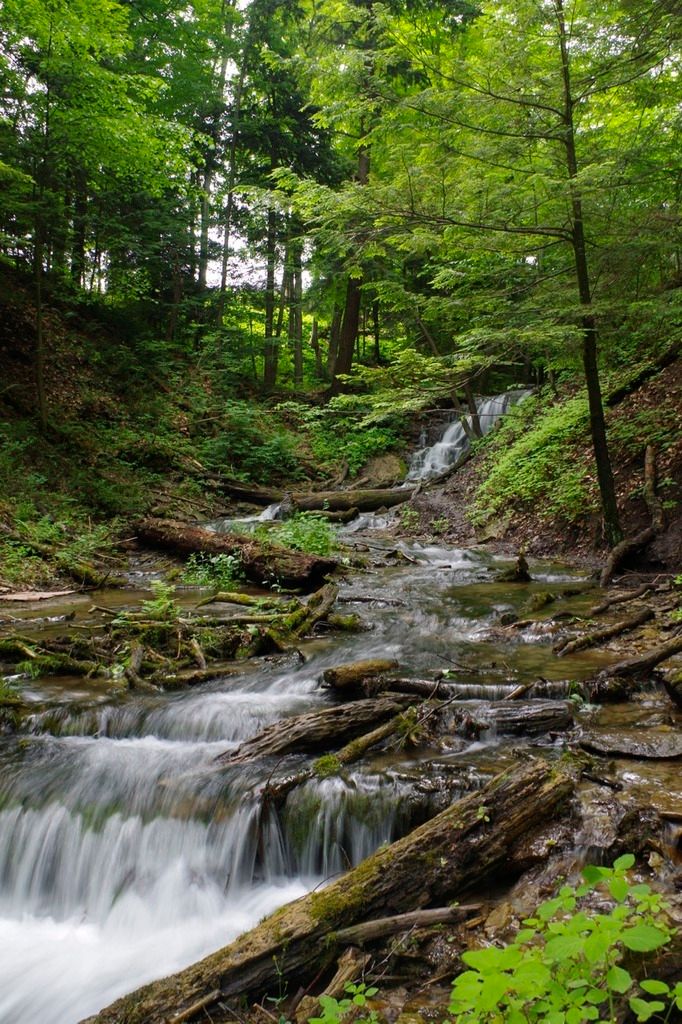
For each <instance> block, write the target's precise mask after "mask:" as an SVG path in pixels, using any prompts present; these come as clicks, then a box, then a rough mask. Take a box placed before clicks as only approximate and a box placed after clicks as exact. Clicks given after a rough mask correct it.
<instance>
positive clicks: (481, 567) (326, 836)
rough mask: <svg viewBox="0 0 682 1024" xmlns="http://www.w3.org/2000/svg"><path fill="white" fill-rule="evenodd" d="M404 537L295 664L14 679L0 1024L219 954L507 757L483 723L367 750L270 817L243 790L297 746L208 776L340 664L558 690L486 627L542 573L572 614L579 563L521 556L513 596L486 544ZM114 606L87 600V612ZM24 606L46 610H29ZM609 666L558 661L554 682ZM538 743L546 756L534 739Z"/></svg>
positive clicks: (309, 703)
mask: <svg viewBox="0 0 682 1024" xmlns="http://www.w3.org/2000/svg"><path fill="white" fill-rule="evenodd" d="M405 550H406V554H407V556H408V557H409V558H410V559H412V560H413V561H412V562H410V563H409V564H405V563H404V562H403V563H401V564H400V565H399V566H396V567H383V568H379V569H376V570H374V571H370V572H366V573H363V574H358V575H356V577H355V578H354V579H352V580H349V581H346V582H345V583H343V585H342V591H341V601H342V606H343V607H344V608H348V609H353V610H358V611H359V613H360V615H361V616H362V617H363V618H364V619H365V620H366V621H367V622H368V624H369V625H371V627H372V628H371V630H370V631H368V632H365V633H363V634H359V635H354V636H348V635H346V636H343V637H341V638H339V637H333V638H332V637H329V636H319V637H316V638H315V639H312V640H310V641H306V642H305V643H304V644H303V647H302V651H303V654H304V657H305V661H304V662H301V661H300V660H299V659H291V658H287V657H285V656H281V657H276V658H272V659H261V660H258V661H254V662H250V663H247V664H244V665H241V666H238V667H237V670H236V671H235V672H234V673H232V674H230V675H229V676H226V677H225V678H224V679H220V680H217V681H214V682H212V683H211V684H207V685H204V686H202V687H201V688H196V689H192V690H188V691H184V692H180V693H173V694H159V695H158V696H156V695H152V696H149V695H134V694H128V695H125V696H120V695H118V696H117V695H113V694H111V693H109V692H108V691H107V689H106V685H107V684H105V683H102V682H92V683H90V682H87V681H84V680H82V679H80V680H76V679H61V680H60V679H56V680H54V679H53V680H49V681H48V680H44V681H41V680H34V681H26V682H25V683H24V688H25V689H24V692H25V695H26V696H27V697H28V698H29V699H30V700H32V701H33V704H34V711H33V713H32V714H31V715H30V716H28V717H27V718H26V719H25V720H24V721H23V724H22V727H21V731H20V733H19V734H14V735H11V734H10V735H5V736H3V737H2V738H0V948H1V949H2V955H1V956H0V1021H1V1022H3V1024H76V1022H77V1021H79V1020H80V1019H81V1018H83V1017H85V1016H87V1015H88V1014H90V1013H93V1012H95V1011H97V1010H98V1009H99V1008H101V1007H102V1006H104V1005H106V1004H108V1003H109V1002H110V1001H111V1000H112V999H114V998H115V997H116V996H118V995H121V994H122V993H124V992H127V991H130V990H132V989H133V988H135V987H136V986H138V985H140V984H142V983H143V982H145V981H149V980H151V979H153V978H157V977H161V976H163V975H165V974H168V973H170V972H172V971H174V970H176V969H178V968H180V967H182V966H184V965H186V964H188V963H190V962H192V961H194V960H196V959H198V958H199V957H201V956H202V955H204V954H206V953H208V952H209V951H211V950H214V949H216V948H218V947H219V946H221V945H224V944H225V943H226V942H228V941H229V940H230V939H232V938H233V937H235V936H236V935H237V934H238V933H240V932H241V931H243V930H245V929H247V928H248V927H250V926H252V925H253V924H254V923H256V922H257V921H258V920H259V919H260V918H262V917H263V916H264V915H265V914H267V913H269V912H270V911H272V910H273V909H275V908H276V907H277V906H279V905H281V904H283V903H284V902H286V901H288V900H292V899H294V898H296V897H298V896H300V895H302V894H303V893H305V892H306V891H308V890H310V889H311V888H312V887H314V886H318V885H320V884H323V883H324V881H325V880H328V879H330V878H332V877H334V876H335V875H337V874H338V873H339V872H341V871H343V870H345V869H346V868H347V867H348V866H349V865H352V864H356V863H358V862H359V861H360V860H361V859H362V858H364V857H366V856H367V855H368V854H369V853H371V852H372V851H373V850H375V849H376V848H377V847H378V846H379V845H381V844H382V843H385V842H390V841H391V840H393V839H394V838H396V837H397V836H399V835H401V834H403V833H404V832H405V831H406V830H408V829H409V828H411V827H412V826H413V825H414V824H415V823H417V822H419V821H422V820H424V819H425V818H427V817H428V816H429V815H431V814H433V813H435V812H436V811H437V810H438V809H439V808H440V807H441V806H443V803H444V802H447V801H449V800H451V799H454V798H456V797H457V795H458V794H459V793H461V792H464V791H465V790H467V789H471V788H472V787H475V786H477V785H480V784H481V783H482V781H484V780H485V778H487V777H488V776H489V775H490V773H492V772H494V771H495V770H496V769H497V768H499V767H500V765H502V764H505V763H506V762H507V761H508V760H509V759H511V758H512V757H513V756H514V753H513V751H514V747H515V746H518V743H519V740H518V738H517V739H515V740H512V739H503V738H498V737H496V736H494V735H493V734H490V735H488V736H485V735H484V736H483V737H482V738H481V740H479V741H478V742H476V743H474V744H467V743H466V742H464V743H463V742H462V741H461V740H458V742H457V743H453V744H452V746H451V747H450V748H448V746H447V744H446V746H445V748H439V749H438V750H433V751H430V752H426V753H424V754H421V755H420V756H419V757H417V756H416V755H415V754H410V752H409V751H407V750H397V751H393V752H389V753H384V754H382V755H378V756H377V757H375V758H374V759H372V760H370V763H368V765H367V766H366V767H365V768H364V769H363V768H360V767H358V768H356V769H353V770H348V771H346V772H345V773H344V774H343V776H339V777H334V778H329V779H324V780H315V781H311V782H309V783H307V784H306V785H305V786H302V787H299V788H298V789H297V790H294V791H292V792H291V793H290V795H289V797H288V799H287V802H286V804H285V806H284V808H283V809H282V811H281V813H279V814H277V813H275V812H273V811H269V812H267V813H266V812H264V810H263V808H262V806H261V802H260V800H259V792H260V790H261V789H262V787H263V785H264V784H265V783H266V782H267V781H268V778H269V777H271V775H272V774H273V772H274V773H275V774H276V773H277V772H278V771H281V772H284V771H285V769H286V770H289V769H291V767H292V766H295V765H297V764H300V763H302V761H303V760H304V759H303V758H297V757H293V758H289V759H286V762H285V764H276V765H273V764H267V765H254V766H246V767H245V766H239V767H238V768H217V767H216V765H215V758H216V756H217V755H218V754H220V753H222V752H223V751H225V750H229V749H232V748H234V747H236V746H237V745H238V744H239V743H240V742H241V741H243V740H244V739H246V738H247V737H250V736H253V735H254V734H255V733H257V732H258V731H259V730H261V729H262V728H263V727H264V726H266V725H268V724H270V723H273V722H278V721H280V720H282V719H286V717H288V716H291V715H295V714H299V713H300V712H302V711H304V710H307V709H310V708H313V707H322V706H326V705H328V704H330V703H331V702H332V701H333V698H332V697H331V695H330V694H329V693H328V692H327V691H324V690H322V689H320V687H319V685H318V679H319V676H320V674H321V672H322V671H323V669H324V668H325V667H328V666H330V665H333V664H339V663H341V662H343V661H347V660H354V659H357V658H364V657H372V656H382V657H394V658H397V659H398V660H400V662H401V663H402V664H404V665H405V666H408V667H409V668H408V671H409V670H411V671H412V672H413V673H414V674H416V675H420V674H424V673H427V672H428V673H433V672H434V670H435V669H442V668H448V667H452V668H453V670H454V671H455V672H456V675H457V678H458V680H459V681H460V682H461V683H462V685H465V684H468V685H470V686H472V687H474V690H475V691H476V692H477V693H478V694H479V695H480V693H481V692H486V689H487V692H489V693H490V695H491V696H496V695H501V694H502V693H504V692H508V687H509V685H510V684H514V683H517V682H519V681H523V680H530V679H534V678H536V677H537V676H538V675H542V676H543V677H544V678H545V679H547V680H549V681H550V683H554V684H555V685H556V689H557V692H562V689H563V692H564V693H565V692H566V690H567V683H566V682H563V683H562V682H561V681H562V680H564V681H565V680H566V676H567V674H568V673H569V668H568V665H567V663H566V662H561V661H558V660H557V659H555V658H553V657H552V656H551V655H550V654H549V653H548V644H549V643H550V640H551V638H550V637H549V636H548V635H547V633H546V632H543V630H542V629H540V630H538V631H537V635H536V636H535V639H534V642H532V643H527V642H523V641H522V639H521V637H519V638H518V639H515V638H514V637H510V635H509V634H508V633H503V632H502V631H501V630H500V616H501V615H502V614H503V613H504V612H505V611H507V612H509V611H519V610H520V608H521V605H522V603H523V602H524V601H526V600H527V599H528V596H529V593H532V592H533V590H534V589H547V587H548V586H553V587H557V588H560V587H563V586H565V585H570V586H571V587H572V588H573V596H570V597H568V598H566V601H565V607H566V608H567V609H568V610H570V611H580V610H584V609H585V608H586V607H587V606H588V605H589V603H590V602H591V600H592V598H593V591H591V592H590V588H589V584H587V583H586V582H585V581H584V580H582V579H581V578H580V576H579V574H576V573H573V572H571V571H570V570H567V569H566V568H562V567H557V566H552V565H546V566H534V567H533V570H534V573H535V578H536V580H537V582H536V583H533V584H530V585H528V586H523V587H513V586H508V585H503V584H499V583H496V582H495V581H494V573H495V571H496V570H497V569H499V568H500V567H501V566H502V565H506V564H508V563H505V562H503V561H500V560H496V559H495V558H493V557H492V556H490V555H487V554H485V553H482V552H471V551H462V550H451V549H445V548H438V547H424V546H420V545H410V546H408V547H406V549H405ZM195 596H196V595H193V594H191V593H188V594H187V595H186V598H185V600H186V603H188V604H189V603H191V602H192V600H193V599H194V597H195ZM368 598H371V599H373V603H372V604H368V603H367V600H366V599H368ZM359 599H365V601H364V602H362V601H360V600H359ZM125 600H131V597H130V595H128V596H126V595H121V594H120V593H116V594H114V593H111V594H106V593H105V594H103V595H98V602H99V603H106V602H109V603H110V604H111V605H115V604H120V603H121V602H122V601H125ZM354 602H355V603H354ZM388 602H392V603H388ZM65 611H73V612H74V613H75V616H76V618H75V623H74V624H75V626H76V627H78V626H79V625H82V624H87V623H88V622H89V621H90V618H89V614H90V613H89V612H88V606H87V601H86V602H84V601H83V599H82V598H81V597H79V596H75V597H74V598H72V599H62V601H61V602H60V603H59V604H58V605H57V606H56V607H55V606H54V605H51V606H50V614H55V613H63V612H65ZM14 614H16V611H14ZM24 614H26V615H27V616H29V617H30V616H31V615H33V616H38V615H40V616H42V617H43V618H44V617H45V615H46V614H47V613H46V612H45V605H42V606H40V607H36V608H35V609H29V610H28V611H27V612H25V613H24ZM35 628H36V629H51V630H54V629H55V628H57V627H54V626H50V625H48V624H41V625H39V626H38V625H37V626H36V627H35ZM608 657H609V656H608V655H604V654H594V653H592V654H589V655H582V656H581V655H578V656H575V657H574V658H572V659H571V663H570V675H571V678H576V677H579V676H580V675H581V674H582V675H586V674H588V673H590V672H592V671H594V669H595V667H596V666H598V665H599V664H600V663H603V662H604V660H608ZM455 666H456V667H455ZM496 687H497V690H499V693H498V692H497V690H496ZM476 688H480V690H476ZM505 688H506V689H505ZM535 742H536V743H538V744H539V745H540V746H539V748H538V749H542V750H544V751H545V752H546V754H547V756H554V753H555V748H554V747H553V746H552V743H551V742H550V741H548V740H545V739H538V740H536V741H535Z"/></svg>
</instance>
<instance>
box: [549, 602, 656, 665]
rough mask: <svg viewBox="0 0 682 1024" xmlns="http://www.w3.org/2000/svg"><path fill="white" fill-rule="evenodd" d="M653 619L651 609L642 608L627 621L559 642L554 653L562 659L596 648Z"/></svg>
mask: <svg viewBox="0 0 682 1024" xmlns="http://www.w3.org/2000/svg"><path fill="white" fill-rule="evenodd" d="M653 618H654V610H653V608H642V609H641V610H640V611H638V612H637V613H636V614H635V615H631V616H630V618H629V619H621V621H620V622H614V623H613V624H612V625H611V626H603V627H602V628H601V629H595V630H594V631H593V632H592V633H583V635H582V636H579V637H576V639H575V640H563V641H561V643H559V644H556V645H555V647H554V653H555V654H558V655H559V657H560V658H563V657H564V656H565V655H566V654H575V653H576V651H583V650H585V648H587V647H596V646H597V644H601V643H603V642H604V641H605V640H611V639H612V638H613V637H615V636H621V634H622V633H629V632H630V630H632V629H638V628H639V626H643V625H644V623H645V622H649V620H650V619H653Z"/></svg>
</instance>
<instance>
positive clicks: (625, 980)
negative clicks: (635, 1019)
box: [606, 967, 632, 994]
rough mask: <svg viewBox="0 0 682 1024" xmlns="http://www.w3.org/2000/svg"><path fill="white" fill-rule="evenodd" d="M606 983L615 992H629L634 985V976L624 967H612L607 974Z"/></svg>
mask: <svg viewBox="0 0 682 1024" xmlns="http://www.w3.org/2000/svg"><path fill="white" fill-rule="evenodd" d="M606 984H607V985H608V986H609V988H610V989H611V990H612V991H613V992H620V993H621V994H622V993H623V992H627V990H628V989H629V988H630V987H631V985H632V976H631V975H630V974H629V973H628V972H627V971H625V970H623V968H622V967H612V968H611V969H610V970H609V972H608V973H607V975H606Z"/></svg>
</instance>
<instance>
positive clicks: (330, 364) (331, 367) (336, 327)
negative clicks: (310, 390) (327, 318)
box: [327, 303, 343, 380]
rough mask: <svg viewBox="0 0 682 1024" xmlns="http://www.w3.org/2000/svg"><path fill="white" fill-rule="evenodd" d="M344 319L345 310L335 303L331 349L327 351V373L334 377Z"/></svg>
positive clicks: (330, 340) (330, 329) (330, 341)
mask: <svg viewBox="0 0 682 1024" xmlns="http://www.w3.org/2000/svg"><path fill="white" fill-rule="evenodd" d="M342 319H343V310H342V309H341V307H340V306H338V305H337V304H336V303H334V312H333V313H332V322H331V326H330V328H329V351H328V352H327V375H328V376H329V377H331V378H332V380H333V378H334V373H335V372H336V357H337V355H338V351H339V338H340V337H341V321H342Z"/></svg>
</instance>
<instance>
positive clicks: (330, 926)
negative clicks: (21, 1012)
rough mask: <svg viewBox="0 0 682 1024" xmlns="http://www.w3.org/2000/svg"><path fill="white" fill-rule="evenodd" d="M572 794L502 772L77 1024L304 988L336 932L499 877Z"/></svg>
mask: <svg viewBox="0 0 682 1024" xmlns="http://www.w3.org/2000/svg"><path fill="white" fill-rule="evenodd" d="M574 788H575V783H574V781H573V780H572V779H571V778H569V777H568V775H566V774H564V773H563V772H562V771H561V770H560V769H557V768H555V767H552V766H550V765H548V764H547V763H545V762H540V761H531V762H530V763H528V762H526V763H525V764H524V765H523V766H521V767H520V768H517V769H515V770H514V771H511V772H507V773H503V774H501V775H498V776H497V777H496V778H494V779H492V780H491V782H489V783H488V785H487V786H485V787H484V788H483V789H480V790H477V791H476V792H475V793H472V794H470V795H469V796H467V797H465V798H464V799H463V800H459V801H457V803H455V804H453V805H452V806H451V807H449V808H448V809H447V810H445V811H443V812H442V813H441V814H439V815H437V817H435V818H434V819H432V820H431V821H429V822H427V823H426V824H425V825H422V826H420V827H419V828H417V829H415V830H414V831H413V832H411V833H410V834H409V835H407V836H405V837H404V838H403V839H400V840H398V842H396V843H393V844H392V845H391V846H389V847H385V848H383V849H380V850H378V851H377V853H375V854H374V855H373V856H371V857H369V858H367V860H365V861H364V862H363V863H362V864H360V865H359V866H358V867H357V868H355V869H353V870H352V871H350V872H348V874H346V875H344V876H343V877H342V878H341V879H339V880H338V881H336V882H333V883H332V884H331V885H329V886H328V887H327V888H326V889H323V890H322V891H318V892H312V893H310V894H309V895H307V896H304V897H303V898H302V899H299V900H296V901H295V902H294V903H290V904H288V905H287V906H285V907H283V908H282V909H281V910H279V911H276V912H275V913H274V914H272V915H271V916H270V917H268V918H266V919H265V921H263V922H262V923H261V924H259V925H258V926H257V927H256V928H254V929H252V930H251V931H250V932H247V933H246V934H245V935H243V936H242V937H241V938H239V939H237V940H236V941H235V942H233V943H231V945H229V946H226V947H225V948H224V949H221V950H218V952H216V953H213V954H212V955H210V956H208V957H206V958H205V959H204V960H201V961H200V962H199V963H197V964H194V965H192V966H191V967H189V968H187V969H185V970H184V971H180V972H179V973H178V974H175V975H172V976H171V977H169V978H164V979H162V980H161V981H158V982H153V983H152V984H150V985H146V986H144V987H143V988H141V989H138V990H137V991H136V992H134V993H132V994H131V995H128V996H124V997H123V998H122V999H119V1000H117V1001H116V1002H115V1003H113V1004H112V1005H111V1006H109V1007H108V1008H107V1009H105V1010H102V1011H101V1012H100V1013H99V1014H96V1015H95V1016H94V1017H90V1018H88V1021H86V1022H83V1024H121V1022H122V1021H125V1022H126V1024H167V1022H168V1021H169V1020H170V1021H172V1020H173V1019H174V1017H173V1015H174V1014H175V1015H180V1016H179V1017H178V1016H176V1017H175V1019H176V1020H177V1019H183V1017H182V1014H183V1013H184V1012H185V1010H186V1008H187V1007H188V1006H191V1005H192V1004H195V1003H197V1001H199V1000H206V999H207V998H208V997H209V996H215V998H216V999H218V998H220V999H230V998H235V997H246V998H249V997H254V996H255V997H258V996H260V995H261V994H263V993H266V992H271V991H274V990H275V986H276V985H277V984H278V983H281V982H285V983H286V982H288V981H289V980H295V981H296V983H297V984H301V983H302V982H303V980H304V979H309V978H311V977H313V976H314V975H315V973H316V972H317V971H318V970H319V969H320V968H321V967H323V966H325V965H326V964H329V963H331V962H333V960H334V959H335V958H336V956H337V955H338V949H339V944H338V940H337V938H336V935H337V934H338V932H339V931H340V930H341V929H344V928H350V927H351V926H353V925H355V924H358V923H359V922H361V921H371V920H373V919H375V918H380V917H386V916H389V915H393V914H400V913H403V912H406V911H409V910H415V909H420V908H424V907H427V906H428V905H429V904H436V905H438V904H440V905H441V906H442V905H443V904H444V903H446V902H448V901H450V900H452V899H454V898H455V897H457V896H458V895H459V894H460V893H462V892H463V891H465V890H466V889H467V888H469V887H471V886H472V885H474V884H478V883H480V882H482V881H484V880H485V879H486V878H488V877H490V876H491V875H494V874H495V873H496V872H498V871H503V870H504V868H505V866H506V864H507V862H508V855H509V848H510V846H511V845H512V844H513V843H515V842H516V841H517V840H518V839H520V838H521V837H527V836H533V835H535V834H537V833H538V832H539V831H540V829H542V827H543V826H544V825H546V822H547V820H548V819H549V818H550V817H551V816H553V815H556V814H558V813H560V812H561V810H562V808H563V807H564V806H565V805H566V802H567V800H568V798H569V797H570V796H571V794H572V793H573V790H574ZM481 808H484V809H485V814H483V815H482V814H481ZM216 993H218V995H216ZM203 1005H204V1007H205V1006H207V1005H208V1004H207V1003H204V1004H203ZM184 1019H187V1018H186V1015H185V1018H184Z"/></svg>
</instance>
